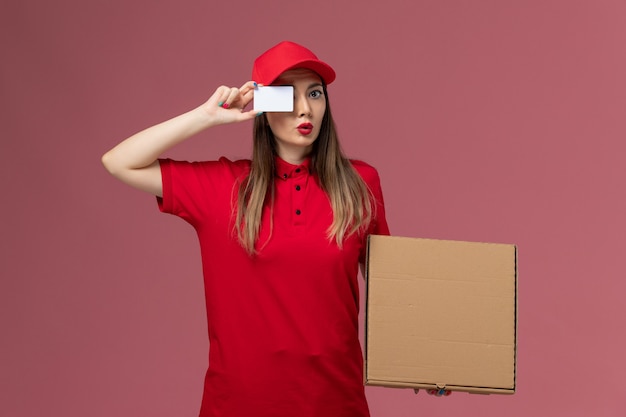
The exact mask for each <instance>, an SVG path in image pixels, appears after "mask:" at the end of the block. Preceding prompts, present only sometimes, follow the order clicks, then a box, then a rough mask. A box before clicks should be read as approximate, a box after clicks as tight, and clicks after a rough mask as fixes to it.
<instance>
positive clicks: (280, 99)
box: [254, 85, 293, 112]
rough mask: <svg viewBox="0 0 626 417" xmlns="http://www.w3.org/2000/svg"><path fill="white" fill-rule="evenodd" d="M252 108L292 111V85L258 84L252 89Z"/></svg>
mask: <svg viewBox="0 0 626 417" xmlns="http://www.w3.org/2000/svg"><path fill="white" fill-rule="evenodd" d="M254 110H255V111H259V112H261V111H263V112H291V111H293V87H292V86H290V85H289V86H259V87H257V88H255V89H254Z"/></svg>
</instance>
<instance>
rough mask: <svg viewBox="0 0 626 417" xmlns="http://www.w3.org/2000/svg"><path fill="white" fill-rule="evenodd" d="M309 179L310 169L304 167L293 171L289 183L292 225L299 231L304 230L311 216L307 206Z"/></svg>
mask: <svg viewBox="0 0 626 417" xmlns="http://www.w3.org/2000/svg"><path fill="white" fill-rule="evenodd" d="M308 178H309V171H308V169H307V168H306V167H304V166H299V167H297V168H295V169H294V170H293V172H292V173H291V178H290V181H289V182H290V184H289V185H290V187H291V211H292V217H291V218H292V225H293V226H294V227H295V228H296V229H297V230H299V231H300V230H301V231H303V230H304V226H305V225H306V219H307V216H309V215H310V214H309V212H308V210H307V207H306V205H305V202H306V189H307V184H308Z"/></svg>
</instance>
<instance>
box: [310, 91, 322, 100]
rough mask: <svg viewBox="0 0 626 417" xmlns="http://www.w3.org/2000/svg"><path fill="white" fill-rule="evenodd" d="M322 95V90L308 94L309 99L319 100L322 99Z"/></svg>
mask: <svg viewBox="0 0 626 417" xmlns="http://www.w3.org/2000/svg"><path fill="white" fill-rule="evenodd" d="M322 94H324V93H323V92H322V90H313V91H311V92H310V93H309V97H311V98H320V97H322Z"/></svg>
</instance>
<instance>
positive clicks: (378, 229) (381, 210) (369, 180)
mask: <svg viewBox="0 0 626 417" xmlns="http://www.w3.org/2000/svg"><path fill="white" fill-rule="evenodd" d="M351 162H352V166H353V167H354V168H355V169H356V171H357V172H358V173H359V175H360V176H361V178H362V179H363V181H364V182H365V185H367V187H368V189H369V190H370V192H371V195H372V198H373V200H374V213H373V216H372V222H371V223H370V225H369V228H368V230H367V233H366V235H365V236H364V240H366V239H367V236H368V235H389V226H388V225H387V217H386V215H385V199H384V198H383V191H382V187H381V184H380V177H379V175H378V171H376V169H375V168H374V167H373V166H371V165H368V164H366V163H365V162H362V161H351ZM366 247H367V245H366V242H365V241H364V242H363V245H362V250H361V254H360V256H359V262H361V263H362V262H364V261H365V249H366Z"/></svg>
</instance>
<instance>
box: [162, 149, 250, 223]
mask: <svg viewBox="0 0 626 417" xmlns="http://www.w3.org/2000/svg"><path fill="white" fill-rule="evenodd" d="M159 165H160V168H161V178H162V185H163V196H162V197H157V204H158V207H159V210H161V211H162V212H164V213H169V214H173V215H175V216H178V217H180V218H182V219H184V220H185V221H187V222H189V223H190V224H192V225H194V226H197V225H198V224H200V223H201V222H202V221H204V220H206V219H207V218H210V217H212V216H216V215H219V214H222V212H227V213H228V212H229V211H230V208H231V203H232V198H233V190H234V187H235V185H236V183H237V180H238V179H240V178H242V177H243V176H245V175H246V172H247V171H248V170H249V163H248V161H235V162H232V161H230V160H228V159H226V158H220V159H219V160H218V161H204V162H186V161H174V160H171V159H159Z"/></svg>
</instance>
